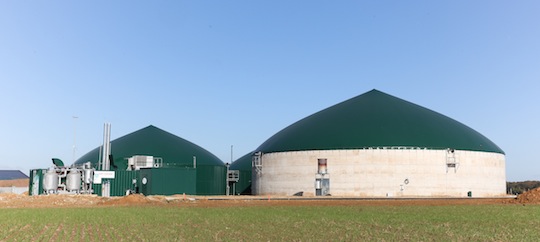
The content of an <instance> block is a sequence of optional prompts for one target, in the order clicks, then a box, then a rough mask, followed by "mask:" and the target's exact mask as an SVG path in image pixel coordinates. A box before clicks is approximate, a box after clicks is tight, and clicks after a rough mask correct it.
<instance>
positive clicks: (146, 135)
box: [75, 125, 224, 169]
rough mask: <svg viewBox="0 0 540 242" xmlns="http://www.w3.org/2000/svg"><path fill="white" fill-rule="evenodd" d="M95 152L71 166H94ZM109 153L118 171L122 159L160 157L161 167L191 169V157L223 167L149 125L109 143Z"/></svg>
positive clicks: (201, 151) (122, 165) (200, 150)
mask: <svg viewBox="0 0 540 242" xmlns="http://www.w3.org/2000/svg"><path fill="white" fill-rule="evenodd" d="M99 152H100V147H97V148H95V149H94V150H92V151H90V152H88V153H87V154H85V155H84V156H82V157H81V158H79V159H78V160H77V161H76V162H75V163H76V164H82V163H84V162H88V161H90V162H92V163H97V162H98V160H99V155H100V154H99ZM111 154H112V155H113V157H114V163H115V164H116V165H118V166H119V169H121V168H122V169H124V168H126V167H127V164H126V159H127V158H129V157H132V156H134V155H148V156H154V157H160V158H162V159H163V167H190V166H193V157H194V156H195V157H196V163H197V165H211V166H224V164H223V162H222V161H221V160H220V159H219V158H217V157H216V156H214V155H213V154H212V153H210V152H208V151H207V150H205V149H203V148H201V147H200V146H197V145H195V144H193V143H191V142H189V141H187V140H185V139H182V138H180V137H178V136H176V135H173V134H171V133H168V132H166V131H164V130H161V129H159V128H157V127H155V126H152V125H150V126H148V127H146V128H143V129H140V130H138V131H135V132H133V133H130V134H127V135H125V136H122V137H120V138H118V139H115V140H113V141H111Z"/></svg>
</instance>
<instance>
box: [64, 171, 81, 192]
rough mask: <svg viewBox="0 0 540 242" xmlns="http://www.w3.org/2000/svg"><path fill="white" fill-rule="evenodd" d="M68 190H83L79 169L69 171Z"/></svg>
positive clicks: (67, 178)
mask: <svg viewBox="0 0 540 242" xmlns="http://www.w3.org/2000/svg"><path fill="white" fill-rule="evenodd" d="M66 189H67V190H68V191H70V192H79V191H80V190H81V171H80V170H79V169H74V168H72V169H69V171H68V174H67V177H66Z"/></svg>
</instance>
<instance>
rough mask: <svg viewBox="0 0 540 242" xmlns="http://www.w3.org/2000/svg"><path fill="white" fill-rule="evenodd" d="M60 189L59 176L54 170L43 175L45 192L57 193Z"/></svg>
mask: <svg viewBox="0 0 540 242" xmlns="http://www.w3.org/2000/svg"><path fill="white" fill-rule="evenodd" d="M57 189H58V174H56V171H55V170H54V169H49V170H47V172H46V173H45V175H43V190H44V191H45V193H47V194H51V193H56V190H57Z"/></svg>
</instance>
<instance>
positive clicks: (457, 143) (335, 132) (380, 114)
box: [257, 90, 504, 154]
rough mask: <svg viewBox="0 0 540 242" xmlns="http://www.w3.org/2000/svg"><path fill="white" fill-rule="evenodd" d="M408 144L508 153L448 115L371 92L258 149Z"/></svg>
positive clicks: (308, 119)
mask: <svg viewBox="0 0 540 242" xmlns="http://www.w3.org/2000/svg"><path fill="white" fill-rule="evenodd" d="M376 147H388V148H390V147H410V148H416V147H418V148H427V149H447V148H451V149H456V150H471V151H486V152H495V153H501V154H504V152H503V150H501V148H499V147H498V146H497V145H496V144H494V143H493V142H491V141H490V140H489V139H488V138H486V137H485V136H483V135H482V134H480V133H478V132H476V131H475V130H473V129H471V128H469V127H467V126H466V125H464V124H462V123H460V122H458V121H456V120H453V119H451V118H449V117H447V116H444V115H442V114H439V113H437V112H434V111H432V110H429V109H427V108H424V107H421V106H418V105H416V104H414V103H411V102H408V101H405V100H403V99H400V98H396V97H394V96H391V95H388V94H386V93H383V92H380V91H378V90H372V91H369V92H367V93H364V94H362V95H359V96H357V97H354V98H352V99H349V100H347V101H344V102H342V103H339V104H336V105H334V106H332V107H329V108H327V109H324V110H322V111H319V112H317V113H315V114H313V115H311V116H308V117H306V118H304V119H302V120H300V121H298V122H296V123H294V124H292V125H290V126H288V127H286V128H285V129H283V130H281V131H279V132H278V133H276V134H275V135H274V136H272V137H270V138H269V139H268V140H266V141H265V142H264V143H263V144H262V145H261V146H259V148H257V151H261V152H263V153H271V152H283V151H303V150H333V149H362V148H376Z"/></svg>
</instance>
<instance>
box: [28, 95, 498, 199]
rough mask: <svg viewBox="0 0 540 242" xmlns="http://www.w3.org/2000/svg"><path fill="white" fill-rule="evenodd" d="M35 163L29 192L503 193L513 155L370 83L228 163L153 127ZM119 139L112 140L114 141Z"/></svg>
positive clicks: (361, 195) (367, 195) (375, 195)
mask: <svg viewBox="0 0 540 242" xmlns="http://www.w3.org/2000/svg"><path fill="white" fill-rule="evenodd" d="M104 133H105V135H104V137H105V138H104V145H103V146H101V147H98V148H96V149H94V150H92V151H90V152H89V153H87V154H86V155H84V156H82V157H81V158H79V159H78V160H77V161H76V162H75V163H74V164H73V165H71V166H70V167H65V166H63V164H62V165H60V164H58V162H55V166H53V167H51V168H49V169H35V170H31V172H30V175H31V181H30V194H31V195H36V194H43V193H46V194H50V193H96V194H99V195H102V196H109V195H110V196H122V195H125V194H129V193H142V194H145V195H157V194H160V195H169V194H182V193H185V194H191V195H225V194H227V195H229V194H233V195H238V194H243V195H265V196H267V195H272V196H293V195H296V196H334V197H358V198H379V197H498V196H505V195H506V173H505V154H504V152H503V151H502V149H500V148H499V147H498V146H497V145H496V144H494V143H493V142H491V141H490V140H489V139H488V138H486V137H485V136H483V135H482V134H480V133H478V132H477V131H475V130H473V129H472V128H469V127H468V126H466V125H464V124H462V123H460V122H458V121H456V120H453V119H451V118H449V117H447V116H444V115H442V114H439V113H437V112H434V111H432V110H429V109H427V108H424V107H421V106H419V105H416V104H413V103H411V102H408V101H405V100H402V99H400V98H397V97H394V96H391V95H388V94H386V93H383V92H380V91H378V90H372V91H369V92H367V93H364V94H362V95H359V96H357V97H354V98H352V99H349V100H346V101H344V102H341V103H338V104H336V105H334V106H331V107H329V108H326V109H324V110H322V111H319V112H317V113H315V114H312V115H310V116H308V117H306V118H304V119H301V120H299V121H297V122H296V123H293V124H292V125H290V126H288V127H286V128H284V129H283V130H281V131H279V132H278V133H276V134H275V135H273V136H272V137H270V138H269V139H268V140H266V141H265V142H264V143H263V144H261V145H260V146H259V147H258V148H257V149H255V150H254V151H253V152H250V153H248V154H246V155H244V156H243V157H241V158H239V159H238V160H236V161H235V162H233V163H232V164H231V165H230V166H229V164H224V163H223V162H222V161H221V160H219V159H218V158H217V157H216V156H214V155H212V154H211V153H210V152H208V151H206V150H204V149H203V148H201V147H199V146H197V145H195V144H193V143H191V142H189V141H186V140H184V139H182V138H180V137H177V136H175V135H173V134H170V133H167V132H166V131H163V130H161V129H159V128H156V127H154V126H149V127H146V128H144V129H142V130H139V131H136V132H134V133H131V134H128V135H126V136H123V137H120V138H118V139H116V140H114V141H112V142H110V145H108V142H107V141H106V140H107V133H108V132H107V126H106V129H105V132H104ZM111 147H112V148H111Z"/></svg>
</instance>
